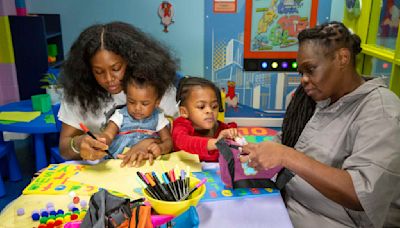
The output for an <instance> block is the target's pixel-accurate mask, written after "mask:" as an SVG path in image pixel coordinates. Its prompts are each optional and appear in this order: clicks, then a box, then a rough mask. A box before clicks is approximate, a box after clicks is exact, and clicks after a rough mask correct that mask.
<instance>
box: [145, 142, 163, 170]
mask: <svg viewBox="0 0 400 228" xmlns="http://www.w3.org/2000/svg"><path fill="white" fill-rule="evenodd" d="M147 150H148V153H150V155H149V162H150V165H152V164H153V160H154V159H155V158H157V157H158V156H160V155H161V148H160V146H159V145H158V144H157V143H155V142H154V143H152V144H150V145H149V147H147Z"/></svg>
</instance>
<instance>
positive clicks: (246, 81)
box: [204, 0, 343, 127]
mask: <svg viewBox="0 0 400 228" xmlns="http://www.w3.org/2000/svg"><path fill="white" fill-rule="evenodd" d="M248 2H249V1H248V0H237V12H236V13H234V14H229V13H228V14H223V13H222V14H219V13H214V1H204V22H205V23H204V77H205V78H207V79H209V80H211V81H213V82H214V83H215V84H216V85H217V86H218V87H219V88H221V89H225V92H226V95H227V96H228V95H229V96H232V97H233V99H235V100H237V102H238V106H237V108H234V107H230V106H229V105H227V107H226V112H225V117H226V120H227V118H233V119H234V120H232V121H235V122H237V123H238V124H239V125H241V124H242V123H240V121H238V120H239V119H245V118H257V120H261V119H271V118H281V117H282V116H283V113H284V112H285V109H286V107H287V105H288V104H289V101H290V99H291V97H292V93H293V91H294V90H295V89H296V88H297V86H298V85H299V83H300V77H299V75H298V73H297V72H279V71H275V72H274V71H244V70H243V69H244V33H245V31H244V27H245V17H246V4H247V3H248ZM260 2H263V0H260ZM264 2H265V1H264ZM285 2H288V1H287V0H279V1H277V3H276V5H277V6H278V5H279V4H284V3H285ZM309 2H312V1H309ZM335 4H336V3H335ZM327 5H328V6H329V9H330V5H331V1H330V0H326V1H325V2H324V6H323V7H324V8H326V7H327ZM342 5H343V4H342ZM321 12H322V13H320V14H319V15H318V17H321V18H322V19H326V18H329V17H330V12H331V11H330V10H322V11H321ZM308 18H310V15H308ZM232 82H234V83H232ZM227 121H228V122H229V120H227ZM251 123H252V124H253V126H254V124H255V122H254V121H253V122H251ZM261 125H262V126H273V125H268V124H265V122H262V123H260V126H261ZM274 126H278V127H279V126H281V123H279V124H277V125H274Z"/></svg>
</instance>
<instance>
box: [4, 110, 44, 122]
mask: <svg viewBox="0 0 400 228" xmlns="http://www.w3.org/2000/svg"><path fill="white" fill-rule="evenodd" d="M38 116H40V112H0V120H8V121H16V122H30V121H31V120H34V119H35V118H36V117H38Z"/></svg>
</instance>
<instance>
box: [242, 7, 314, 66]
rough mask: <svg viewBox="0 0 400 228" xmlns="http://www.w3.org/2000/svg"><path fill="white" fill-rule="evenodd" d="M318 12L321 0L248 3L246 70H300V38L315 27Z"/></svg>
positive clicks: (245, 46) (245, 38)
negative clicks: (298, 64) (298, 55)
mask: <svg viewBox="0 0 400 228" xmlns="http://www.w3.org/2000/svg"><path fill="white" fill-rule="evenodd" d="M317 9H318V0H248V1H246V14H245V29H244V60H245V61H244V68H245V70H250V71H252V70H253V71H259V70H269V71H296V68H297V64H296V63H295V58H296V56H297V49H298V41H297V35H298V34H299V32H300V31H301V30H303V29H305V28H308V27H312V26H315V24H316V21H317ZM288 60H289V61H288ZM285 69H286V70H285Z"/></svg>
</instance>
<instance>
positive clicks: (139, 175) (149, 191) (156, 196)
mask: <svg viewBox="0 0 400 228" xmlns="http://www.w3.org/2000/svg"><path fill="white" fill-rule="evenodd" d="M136 174H137V175H138V177H139V178H140V179H141V180H142V181H143V182H144V183H145V184H146V185H147V188H146V191H147V192H148V193H149V195H151V196H152V197H153V198H154V199H161V197H160V196H159V195H158V194H157V192H156V191H155V190H154V192H153V189H152V188H151V185H150V183H149V181H148V180H147V178H146V177H145V176H144V175H143V174H142V173H140V172H139V171H137V172H136Z"/></svg>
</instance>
